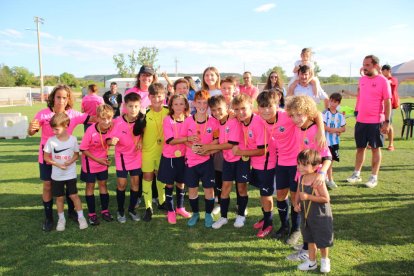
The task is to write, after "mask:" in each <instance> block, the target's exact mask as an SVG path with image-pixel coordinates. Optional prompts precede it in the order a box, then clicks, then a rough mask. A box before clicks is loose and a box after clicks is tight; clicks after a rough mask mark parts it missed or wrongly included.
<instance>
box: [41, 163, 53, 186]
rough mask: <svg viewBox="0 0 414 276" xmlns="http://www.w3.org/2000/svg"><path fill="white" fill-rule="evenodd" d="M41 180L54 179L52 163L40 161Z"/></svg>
mask: <svg viewBox="0 0 414 276" xmlns="http://www.w3.org/2000/svg"><path fill="white" fill-rule="evenodd" d="M39 172H40V180H42V181H52V165H49V164H47V163H46V162H45V163H39Z"/></svg>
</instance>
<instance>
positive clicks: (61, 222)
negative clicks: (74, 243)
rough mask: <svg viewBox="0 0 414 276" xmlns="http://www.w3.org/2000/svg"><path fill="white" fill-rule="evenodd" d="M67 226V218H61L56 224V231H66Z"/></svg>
mask: <svg viewBox="0 0 414 276" xmlns="http://www.w3.org/2000/svg"><path fill="white" fill-rule="evenodd" d="M65 228H66V220H65V219H59V220H58V222H57V225H56V231H59V232H61V231H65Z"/></svg>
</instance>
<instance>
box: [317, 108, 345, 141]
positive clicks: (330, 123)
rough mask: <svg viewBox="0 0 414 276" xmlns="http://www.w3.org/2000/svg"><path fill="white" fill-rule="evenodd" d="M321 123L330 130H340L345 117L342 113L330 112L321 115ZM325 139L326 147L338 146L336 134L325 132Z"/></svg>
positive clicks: (343, 124)
mask: <svg viewBox="0 0 414 276" xmlns="http://www.w3.org/2000/svg"><path fill="white" fill-rule="evenodd" d="M323 122H324V123H325V125H326V126H327V127H330V128H340V127H343V126H345V125H346V121H345V116H344V115H343V114H342V113H340V112H336V113H335V114H333V113H332V112H331V111H330V110H327V111H326V112H325V114H323ZM325 137H326V142H327V144H328V146H332V145H337V144H339V135H338V134H336V133H329V132H327V131H325Z"/></svg>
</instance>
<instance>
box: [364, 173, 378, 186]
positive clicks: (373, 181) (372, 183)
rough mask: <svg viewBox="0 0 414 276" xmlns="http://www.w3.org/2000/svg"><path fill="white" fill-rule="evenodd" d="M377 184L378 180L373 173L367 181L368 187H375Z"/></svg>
mask: <svg viewBox="0 0 414 276" xmlns="http://www.w3.org/2000/svg"><path fill="white" fill-rule="evenodd" d="M377 185H378V180H377V179H376V178H375V177H373V176H372V175H371V176H370V177H369V179H368V182H367V183H365V186H366V187H367V188H374V187H375V186H377Z"/></svg>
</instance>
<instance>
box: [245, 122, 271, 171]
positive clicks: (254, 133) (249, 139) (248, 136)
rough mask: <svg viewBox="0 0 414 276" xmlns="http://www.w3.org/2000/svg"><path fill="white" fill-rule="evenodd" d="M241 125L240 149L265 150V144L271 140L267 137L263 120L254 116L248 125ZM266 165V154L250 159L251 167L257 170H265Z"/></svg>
mask: <svg viewBox="0 0 414 276" xmlns="http://www.w3.org/2000/svg"><path fill="white" fill-rule="evenodd" d="M240 125H241V132H240V134H241V137H240V143H239V147H240V149H241V150H253V149H260V148H265V142H267V141H268V140H269V139H268V137H266V131H265V125H264V123H263V120H262V119H261V118H260V117H259V116H258V115H256V114H253V115H252V117H251V119H250V122H249V123H248V124H247V125H245V124H243V123H240ZM265 137H266V138H265ZM265 140H266V141H265ZM265 163H266V154H264V155H260V156H251V157H250V165H251V166H252V167H253V168H254V169H256V170H264V169H265Z"/></svg>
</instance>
